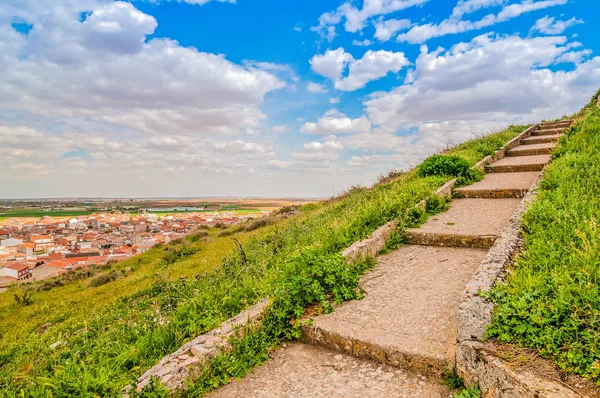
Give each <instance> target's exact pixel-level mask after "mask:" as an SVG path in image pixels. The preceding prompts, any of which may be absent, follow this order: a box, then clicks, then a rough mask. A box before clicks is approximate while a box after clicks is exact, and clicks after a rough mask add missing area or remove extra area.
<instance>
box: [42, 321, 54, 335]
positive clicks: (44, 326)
mask: <svg viewBox="0 0 600 398" xmlns="http://www.w3.org/2000/svg"><path fill="white" fill-rule="evenodd" d="M50 326H52V324H51V323H50V322H48V323H44V324H43V325H42V326H40V333H45V332H46V330H48V328H49V327H50Z"/></svg>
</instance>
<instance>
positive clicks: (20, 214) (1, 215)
mask: <svg viewBox="0 0 600 398" xmlns="http://www.w3.org/2000/svg"><path fill="white" fill-rule="evenodd" d="M265 210H267V209H264V208H263V209H257V208H225V209H219V210H201V211H200V210H194V211H172V210H171V211H153V212H151V213H152V214H159V215H168V214H185V213H193V212H196V213H213V212H219V213H224V212H230V213H237V214H251V213H259V212H261V211H265ZM93 213H101V212H100V211H98V210H81V211H73V210H51V211H44V210H42V209H16V210H8V211H3V212H0V221H4V220H6V219H9V218H41V217H44V216H50V217H77V216H85V215H90V214H93ZM129 213H130V214H139V213H138V212H135V211H131V212H129Z"/></svg>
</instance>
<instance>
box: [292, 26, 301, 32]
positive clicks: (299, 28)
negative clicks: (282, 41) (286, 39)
mask: <svg viewBox="0 0 600 398" xmlns="http://www.w3.org/2000/svg"><path fill="white" fill-rule="evenodd" d="M294 30H295V31H296V32H302V28H301V27H300V26H294Z"/></svg>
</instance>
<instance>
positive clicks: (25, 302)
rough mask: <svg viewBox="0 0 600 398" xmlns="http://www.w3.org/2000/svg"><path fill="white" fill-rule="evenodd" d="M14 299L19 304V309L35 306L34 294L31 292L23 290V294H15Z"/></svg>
mask: <svg viewBox="0 0 600 398" xmlns="http://www.w3.org/2000/svg"><path fill="white" fill-rule="evenodd" d="M14 298H15V303H17V305H18V306H19V307H27V306H29V305H31V304H33V293H32V292H31V290H23V291H22V292H21V294H19V293H15V294H14Z"/></svg>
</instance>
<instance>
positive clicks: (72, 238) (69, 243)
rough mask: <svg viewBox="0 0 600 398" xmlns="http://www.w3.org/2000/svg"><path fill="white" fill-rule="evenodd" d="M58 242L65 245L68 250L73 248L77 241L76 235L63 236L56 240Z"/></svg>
mask: <svg viewBox="0 0 600 398" xmlns="http://www.w3.org/2000/svg"><path fill="white" fill-rule="evenodd" d="M58 243H59V244H61V245H62V246H64V247H66V248H67V249H69V250H73V249H74V248H75V244H76V243H77V236H76V235H69V236H63V237H62V238H60V239H59V240H58Z"/></svg>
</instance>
